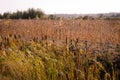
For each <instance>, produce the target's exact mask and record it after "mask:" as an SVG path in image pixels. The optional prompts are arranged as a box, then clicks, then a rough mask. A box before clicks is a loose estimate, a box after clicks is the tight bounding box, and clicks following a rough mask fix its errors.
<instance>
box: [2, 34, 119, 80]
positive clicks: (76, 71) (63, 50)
mask: <svg viewBox="0 0 120 80" xmlns="http://www.w3.org/2000/svg"><path fill="white" fill-rule="evenodd" d="M71 44H72V46H74V47H73V48H72V47H71V46H70V45H71ZM87 45H88V43H87V42H86V41H85V42H83V43H78V42H77V40H76V41H74V42H71V41H70V40H69V39H66V45H65V46H63V47H59V46H56V45H55V44H50V43H47V41H46V40H45V39H44V40H39V39H33V40H28V41H25V40H24V39H23V38H22V37H21V36H20V35H18V36H16V35H8V36H6V37H5V36H2V35H1V36H0V80H119V79H120V73H119V68H120V65H119V63H120V59H119V58H120V55H119V54H110V53H102V52H101V53H98V54H90V53H89V49H88V47H87ZM77 46H82V47H83V49H82V48H81V49H79V50H76V47H77ZM116 52H119V50H118V51H116Z"/></svg>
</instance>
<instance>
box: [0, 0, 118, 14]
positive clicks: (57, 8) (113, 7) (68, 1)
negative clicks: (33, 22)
mask: <svg viewBox="0 0 120 80" xmlns="http://www.w3.org/2000/svg"><path fill="white" fill-rule="evenodd" d="M28 8H35V9H37V8H39V9H41V10H42V11H43V12H44V13H46V14H61V13H62V14H94V13H109V12H120V0H0V13H4V12H15V11H17V10H22V11H24V10H27V9H28Z"/></svg>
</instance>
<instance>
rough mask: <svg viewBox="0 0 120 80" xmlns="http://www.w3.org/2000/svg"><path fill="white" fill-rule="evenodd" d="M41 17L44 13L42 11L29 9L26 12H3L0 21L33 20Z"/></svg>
mask: <svg viewBox="0 0 120 80" xmlns="http://www.w3.org/2000/svg"><path fill="white" fill-rule="evenodd" d="M43 16H44V12H43V11H42V10H40V9H33V8H30V9H28V10H27V11H17V12H13V13H10V12H5V13H3V15H2V14H0V19H35V18H42V17H43Z"/></svg>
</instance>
